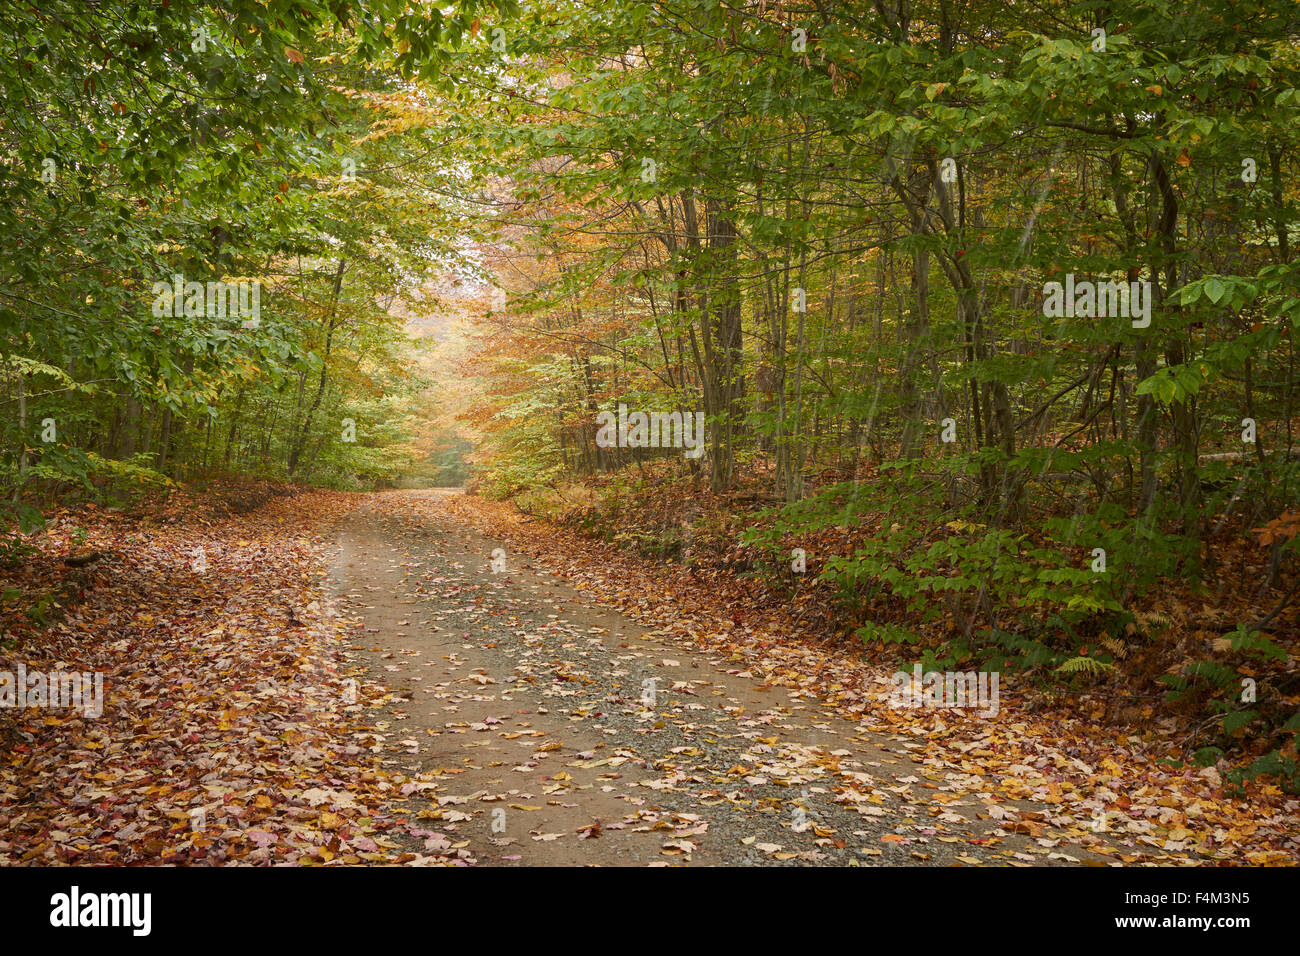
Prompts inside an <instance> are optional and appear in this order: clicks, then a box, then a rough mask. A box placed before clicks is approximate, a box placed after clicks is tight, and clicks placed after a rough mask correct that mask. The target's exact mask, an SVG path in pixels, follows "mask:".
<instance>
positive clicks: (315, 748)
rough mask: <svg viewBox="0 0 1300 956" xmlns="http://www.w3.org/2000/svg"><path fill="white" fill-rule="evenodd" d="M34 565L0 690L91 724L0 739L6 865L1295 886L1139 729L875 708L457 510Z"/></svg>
mask: <svg viewBox="0 0 1300 956" xmlns="http://www.w3.org/2000/svg"><path fill="white" fill-rule="evenodd" d="M34 543H35V544H36V545H37V547H38V548H39V550H38V552H37V553H36V554H34V555H32V556H30V557H29V558H28V559H27V560H26V561H24V562H22V563H21V564H20V565H18V566H16V567H13V568H10V569H8V570H3V569H0V624H3V632H2V633H0V671H3V670H5V669H9V670H13V669H14V667H16V665H17V664H18V663H20V662H21V663H23V665H24V666H25V667H26V669H27V670H28V671H29V672H32V671H37V670H43V671H45V672H51V671H55V670H58V669H60V668H72V669H77V670H80V671H100V672H102V673H103V674H104V675H105V677H104V690H105V701H104V708H103V714H102V716H99V717H87V716H85V715H82V714H79V713H77V712H76V711H68V710H62V711H60V710H54V709H48V708H46V709H39V708H28V709H27V710H23V711H15V710H0V864H6V863H21V862H29V863H37V864H45V865H49V864H60V863H158V862H161V863H198V864H211V863H262V864H266V863H280V862H288V863H300V864H313V865H314V864H328V865H339V864H348V863H351V864H357V863H389V862H399V863H410V864H417V865H443V864H452V865H530V864H599V865H617V864H628V865H647V864H670V865H671V864H682V863H690V864H692V865H711V864H712V865H725V864H770V863H779V864H785V865H808V864H822V865H846V864H847V865H880V864H893V865H915V866H925V865H930V866H933V865H952V864H958V865H1005V864H1010V865H1072V864H1092V865H1119V864H1125V863H1128V864H1162V863H1163V864H1177V865H1188V864H1209V865H1222V864H1288V863H1295V862H1296V861H1297V859H1300V826H1297V822H1298V821H1297V815H1298V814H1297V810H1298V809H1300V801H1297V800H1296V799H1295V798H1292V797H1287V796H1285V795H1283V794H1281V793H1280V792H1279V791H1278V790H1277V788H1276V787H1271V786H1268V785H1259V784H1252V785H1251V787H1250V789H1249V790H1248V791H1247V792H1246V793H1245V794H1244V795H1241V796H1234V795H1231V794H1229V793H1227V792H1226V791H1225V789H1224V787H1223V785H1222V781H1221V780H1220V779H1219V777H1218V773H1217V771H1215V769H1214V768H1193V769H1189V770H1184V771H1174V770H1172V769H1170V768H1169V767H1168V766H1167V765H1166V764H1163V763H1161V762H1159V758H1160V757H1162V756H1165V755H1167V753H1168V750H1169V747H1170V746H1171V741H1170V739H1169V738H1168V737H1167V736H1166V735H1164V734H1162V733H1161V732H1160V731H1159V730H1158V729H1147V730H1143V731H1141V732H1139V731H1134V733H1133V734H1132V735H1125V734H1123V733H1118V734H1117V732H1116V731H1115V729H1114V728H1113V727H1103V726H1100V725H1098V724H1094V723H1092V722H1091V721H1090V719H1089V718H1088V717H1087V716H1086V715H1083V714H1078V715H1073V716H1068V715H1067V716H1065V717H1062V715H1060V714H1059V713H1056V712H1051V713H1043V712H1040V711H1038V710H1037V709H1036V708H1035V705H1034V701H1033V699H1032V695H1031V694H1030V693H1029V692H1028V691H1022V689H1020V688H1018V687H1016V686H1015V685H1014V684H1013V683H1011V682H1007V683H1004V685H1003V687H1002V691H1001V699H1000V706H999V709H998V713H997V715H996V716H980V715H979V714H978V713H977V712H975V711H963V710H951V709H948V710H933V709H930V710H927V709H909V708H896V707H891V706H890V705H889V692H890V690H891V689H892V686H893V685H892V684H891V681H890V677H891V675H890V673H889V672H888V671H882V670H881V669H880V668H878V667H873V666H872V665H870V664H868V663H867V662H865V661H864V660H862V659H860V658H857V657H854V656H853V655H851V654H848V653H846V652H845V651H844V650H843V649H840V648H835V647H831V646H825V645H819V644H818V643H817V642H815V641H809V640H803V639H794V638H792V637H791V635H790V632H788V631H782V630H781V628H780V626H779V623H778V622H773V621H769V620H766V619H764V618H762V617H761V616H759V615H753V614H749V613H747V610H746V608H745V607H744V606H743V604H742V603H741V602H740V600H739V599H737V597H736V593H738V592H734V591H732V590H731V589H729V588H728V586H727V583H726V582H724V581H720V580H718V579H716V578H708V579H699V580H693V579H692V578H691V576H690V573H689V571H688V570H683V569H682V568H680V567H671V566H661V565H656V564H654V563H652V562H648V561H643V560H641V559H638V558H635V557H632V556H629V555H627V554H626V553H624V552H620V551H617V550H616V549H613V548H609V547H606V546H602V545H597V544H594V543H592V542H590V541H587V540H585V539H581V538H578V537H576V536H574V535H571V534H568V533H567V532H563V531H560V530H558V529H556V528H553V527H551V526H549V525H546V524H543V523H540V522H534V521H530V520H528V519H526V518H524V517H522V516H520V515H519V514H518V513H517V512H515V511H513V509H510V508H509V507H507V506H505V505H501V504H494V503H490V502H485V501H481V500H479V499H475V498H469V497H466V496H464V495H461V494H459V493H455V492H447V491H400V492H385V493H377V494H370V495H346V494H336V493H327V492H298V491H291V490H287V489H278V490H274V493H271V492H264V493H261V494H255V495H252V496H251V497H249V498H247V499H245V498H241V497H240V496H239V495H227V496H226V497H224V498H222V497H220V496H218V497H215V498H214V497H208V498H192V497H188V496H174V497H173V499H172V500H171V501H169V502H168V503H167V504H166V506H165V507H162V508H161V509H156V510H150V511H147V512H142V513H140V514H136V515H126V514H122V513H118V512H106V511H103V510H102V509H81V510H79V511H77V512H76V513H63V514H60V515H58V516H57V519H56V520H55V521H54V522H52V525H51V527H49V528H48V529H47V531H46V532H45V533H44V534H42V535H40V536H39V537H38V538H37V539H36V540H35V542H34ZM497 549H500V550H497ZM91 550H94V551H98V552H99V553H100V554H101V555H102V558H101V559H99V560H97V561H94V562H93V563H90V564H88V565H86V566H85V567H83V568H76V569H72V570H69V569H68V568H67V567H65V566H63V564H62V558H63V557H65V556H67V555H69V554H73V553H82V552H86V551H91ZM494 558H495V559H496V567H497V570H495V571H494V570H493V562H494ZM502 562H504V569H502ZM42 597H43V598H44V601H43V603H41V602H40V599H41V598H42ZM33 601H37V603H39V604H40V606H41V607H42V608H44V610H42V611H41V612H40V613H38V614H36V615H33V614H32V613H30V609H31V607H32V606H33ZM47 612H48V615H47ZM1101 813H1104V814H1105V817H1104V819H1105V827H1104V829H1103V830H1100V831H1099V830H1098V828H1097V825H1096V821H1097V820H1098V818H1099V816H1100V814H1101Z"/></svg>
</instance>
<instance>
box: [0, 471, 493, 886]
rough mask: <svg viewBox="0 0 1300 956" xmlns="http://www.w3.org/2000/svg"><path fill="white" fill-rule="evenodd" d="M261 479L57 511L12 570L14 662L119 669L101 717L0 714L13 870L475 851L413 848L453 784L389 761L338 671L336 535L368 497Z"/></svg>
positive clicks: (6, 608) (5, 828) (5, 655)
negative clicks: (273, 487)
mask: <svg viewBox="0 0 1300 956" xmlns="http://www.w3.org/2000/svg"><path fill="white" fill-rule="evenodd" d="M265 491H266V489H252V490H251V492H250V489H248V488H241V489H236V490H235V491H234V492H233V493H231V494H227V495H222V494H211V493H210V494H209V495H208V496H206V497H204V498H202V499H199V498H195V497H191V496H188V495H184V494H181V495H173V496H172V497H171V498H169V499H168V501H167V502H166V503H165V505H163V506H161V507H160V508H158V509H153V510H151V512H150V513H148V514H146V515H143V516H135V517H132V516H128V515H125V514H122V513H120V512H114V511H106V510H104V509H99V508H95V507H94V506H85V507H82V508H80V509H78V510H77V511H76V512H75V513H70V512H62V513H57V514H56V515H55V516H54V517H53V520H52V521H51V522H50V524H49V526H48V527H47V530H46V531H45V532H44V533H42V534H39V535H36V536H34V537H33V538H32V540H31V542H30V543H31V544H33V545H34V546H35V547H36V549H37V550H36V552H35V553H34V554H32V555H30V556H29V557H28V558H27V559H26V560H25V561H23V562H21V563H20V564H19V565H18V566H17V567H10V568H7V569H0V594H4V595H6V597H7V598H8V600H7V601H6V602H5V603H4V604H3V605H0V614H3V617H0V671H9V672H10V673H14V672H16V669H17V667H18V666H19V665H20V664H21V665H22V666H23V667H24V668H25V669H26V671H27V672H28V673H31V672H34V671H41V672H43V673H52V672H55V671H59V670H70V671H77V672H86V673H94V672H98V673H100V674H102V679H103V705H102V708H103V709H102V714H101V715H99V716H91V715H87V714H86V713H85V712H83V711H82V710H78V709H69V708H52V707H27V708H24V709H21V710H16V709H8V710H3V709H0V865H10V864H19V863H34V864H41V865H55V864H65V863H76V864H141V863H150V864H156V863H189V864H205V863H207V864H237V863H247V864H276V863H296V864H305V865H313V864H335V865H337V864H361V863H385V862H411V863H452V864H462V865H463V864H465V863H468V862H473V861H472V860H470V859H468V857H467V856H466V854H464V852H463V851H461V850H458V849H456V848H454V847H451V846H450V845H448V844H446V842H445V841H443V842H441V843H440V844H439V845H438V847H435V848H433V850H434V852H431V853H425V852H414V853H412V852H406V850H408V849H410V848H411V847H414V848H415V849H416V850H417V851H418V850H422V849H424V848H425V847H427V843H426V844H423V845H422V843H421V842H420V841H419V840H418V839H414V840H413V838H412V827H411V822H410V821H409V820H408V819H407V818H406V816H405V815H404V814H403V809H402V808H403V805H404V798H406V797H407V796H409V795H410V794H412V793H418V792H421V791H424V790H428V789H436V785H435V784H433V783H431V782H427V781H412V780H406V779H400V778H397V777H395V776H393V775H391V774H389V773H386V772H384V771H383V770H381V769H380V768H379V767H378V766H377V759H378V758H377V756H376V754H377V753H378V752H380V751H382V750H383V743H382V739H381V738H380V737H377V736H376V734H375V732H374V730H373V728H372V727H370V726H369V724H368V723H367V717H366V713H367V712H368V710H369V708H367V707H366V702H367V696H368V695H373V694H374V693H375V688H373V687H368V686H360V685H358V684H357V682H355V681H352V680H350V679H349V678H348V677H347V676H346V674H344V673H343V672H342V671H341V669H340V668H341V665H342V664H343V638H342V632H343V630H344V628H343V626H342V624H341V623H340V621H339V620H338V618H337V615H336V613H335V611H334V609H333V608H332V607H331V606H330V602H329V598H328V596H327V593H326V588H325V582H324V580H323V578H324V575H325V569H326V568H327V567H328V560H327V555H326V547H327V545H328V542H329V539H328V538H327V537H324V536H323V535H324V534H326V533H327V532H328V529H329V527H330V526H331V523H332V521H333V520H334V519H336V518H338V517H339V516H341V515H343V514H345V513H347V511H349V510H350V509H351V508H352V507H353V506H354V505H355V503H356V501H357V500H359V499H358V498H357V497H355V496H347V495H342V494H329V493H321V492H301V493H299V492H295V493H293V494H283V493H279V492H277V493H274V494H272V493H264V492H265ZM250 494H251V496H252V497H251V499H250V497H249V496H250ZM92 555H94V557H93V558H92V559H91V560H88V561H87V562H86V563H85V564H84V566H82V567H79V568H71V569H70V568H69V567H68V566H67V565H65V564H64V563H63V559H64V558H66V557H72V558H74V559H76V558H78V557H90V556H92ZM36 604H42V612H41V614H39V615H36V616H33V615H31V614H30V613H28V612H29V611H30V610H31V608H32V607H33V606H34V605H36ZM417 836H418V834H417Z"/></svg>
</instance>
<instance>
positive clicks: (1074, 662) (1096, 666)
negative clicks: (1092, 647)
mask: <svg viewBox="0 0 1300 956" xmlns="http://www.w3.org/2000/svg"><path fill="white" fill-rule="evenodd" d="M1114 669H1115V665H1114V664H1107V663H1105V662H1104V661H1099V660H1097V659H1096V658H1095V657H1071V658H1070V659H1069V660H1068V661H1065V662H1064V663H1063V664H1061V666H1060V667H1058V668H1057V669H1056V672H1057V673H1058V674H1104V673H1106V671H1110V670H1114Z"/></svg>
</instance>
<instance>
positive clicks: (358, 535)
mask: <svg viewBox="0 0 1300 956" xmlns="http://www.w3.org/2000/svg"><path fill="white" fill-rule="evenodd" d="M449 494H453V492H446V491H402V492H391V493H387V494H384V495H378V496H375V497H374V498H373V499H372V500H371V501H370V502H369V503H367V504H366V505H365V506H363V507H362V508H360V509H358V510H357V511H356V512H355V513H353V514H352V515H351V516H350V517H349V518H348V519H347V520H346V522H345V523H344V525H343V526H342V528H341V531H340V535H339V541H338V546H339V551H338V555H337V558H336V560H335V562H334V564H333V566H332V568H331V580H332V584H333V588H334V591H335V593H336V595H337V599H338V601H339V605H340V610H341V612H342V613H343V614H344V615H345V616H348V617H350V618H351V619H352V620H351V626H352V628H353V630H352V633H353V634H354V640H353V643H352V648H351V650H350V651H349V657H350V659H351V660H352V661H353V663H354V664H355V666H356V672H357V674H358V676H360V677H362V679H363V684H362V686H363V687H364V688H365V691H364V693H365V694H366V703H367V704H368V705H369V706H371V707H375V708H376V709H379V710H382V711H383V714H382V716H381V717H380V721H381V723H380V724H379V727H380V730H381V731H382V732H383V733H385V734H387V735H388V737H387V740H386V742H385V745H386V748H387V749H386V752H385V758H384V760H385V763H386V764H387V765H389V766H390V767H391V768H392V769H394V770H401V771H403V772H406V773H409V774H412V775H420V774H424V775H426V776H425V779H428V776H429V775H435V776H436V778H437V781H438V783H439V785H440V786H439V789H438V790H437V791H436V793H434V794H431V795H430V796H429V797H427V798H426V797H424V796H423V795H422V794H421V793H420V792H419V791H416V792H415V793H414V794H413V795H412V797H411V802H410V808H409V809H410V813H411V815H412V819H413V820H417V821H427V824H425V825H426V826H427V831H426V830H424V829H419V830H417V834H418V835H420V836H423V837H424V838H425V839H426V840H428V841H430V842H429V844H428V845H430V846H443V845H445V844H446V843H450V844H452V845H453V846H464V847H466V848H467V849H468V850H469V851H470V852H471V853H472V854H473V855H474V857H475V859H476V860H477V861H478V863H479V865H566V864H567V865H573V864H582V865H587V864H595V865H651V864H680V863H690V864H692V865H757V864H764V865H770V864H784V865H809V864H815V865H879V864H893V865H917V866H946V865H953V864H957V865H1000V864H1006V863H1012V864H1019V865H1027V864H1029V863H1035V864H1038V865H1043V864H1047V865H1061V864H1070V863H1073V862H1078V863H1093V864H1098V863H1103V864H1104V863H1110V862H1112V861H1111V860H1109V859H1107V858H1105V857H1102V856H1099V855H1097V854H1094V853H1092V852H1090V851H1089V850H1088V849H1086V848H1085V847H1084V846H1081V844H1083V843H1093V844H1094V845H1095V843H1096V841H1097V840H1099V839H1100V838H1099V837H1092V836H1090V835H1086V836H1080V834H1079V833H1078V831H1077V829H1076V830H1075V831H1074V832H1073V833H1066V832H1064V831H1061V830H1058V829H1054V828H1053V827H1052V826H1051V823H1050V821H1051V816H1052V808H1050V807H1047V806H1043V807H1032V806H1026V805H1023V804H1022V805H1020V806H1019V809H1020V810H1023V811H1025V812H1026V813H1027V814H1028V818H1029V819H1031V820H1033V819H1039V820H1042V821H1044V823H1043V824H1042V825H1039V824H1035V825H1034V826H1032V827H1027V826H1025V825H1024V824H1023V822H1021V823H1019V824H1018V825H1011V824H1008V823H1007V817H1006V812H1007V809H1006V808H1007V804H1006V802H1005V800H1003V801H1001V802H1000V803H999V802H997V801H994V800H993V798H992V797H991V796H990V795H984V799H982V798H981V795H980V794H978V793H969V792H962V791H961V790H960V789H958V788H957V787H955V786H953V785H951V784H950V783H949V782H947V781H945V779H944V777H943V776H942V775H940V774H937V773H935V772H934V771H933V770H930V769H928V768H925V767H923V766H921V765H920V764H918V763H916V762H914V761H912V760H911V759H910V758H909V756H908V746H907V745H908V743H909V742H908V740H907V739H905V738H903V737H892V738H891V737H889V736H884V735H880V734H878V733H872V732H867V731H864V730H862V729H860V728H859V727H858V725H857V724H855V723H852V722H850V721H847V720H843V719H841V718H838V717H834V716H831V715H828V714H827V712H826V711H825V710H824V709H823V708H821V707H820V706H818V704H817V703H816V702H815V701H809V700H807V699H805V698H803V697H800V696H798V695H797V694H794V693H792V692H790V691H789V690H787V689H785V688H780V687H770V686H766V685H764V684H762V683H760V682H759V681H757V680H754V679H752V678H751V677H749V676H746V675H745V674H744V673H742V672H737V671H736V669H735V667H734V665H732V666H728V662H726V661H723V660H718V659H710V657H709V656H708V655H707V653H703V652H701V651H700V650H699V649H698V648H694V647H686V646H677V645H673V644H668V643H663V642H662V641H661V639H659V638H658V637H654V636H651V635H649V634H647V633H646V632H645V631H644V630H643V629H642V628H640V627H638V626H637V625H636V624H634V623H633V622H632V621H630V620H629V619H627V618H626V617H624V616H623V615H622V614H620V613H618V612H617V611H614V610H611V609H608V608H603V607H600V606H598V605H597V604H596V603H595V602H594V599H593V597H592V595H591V594H590V593H589V592H578V591H575V590H573V589H572V588H570V587H569V586H568V585H566V584H565V583H564V582H563V581H562V580H561V579H559V578H557V577H556V576H555V575H554V574H552V573H550V572H548V571H547V570H546V569H545V568H542V567H537V566H530V564H529V563H528V562H527V561H526V560H523V559H519V558H516V557H515V556H512V555H511V554H510V553H509V552H508V551H507V550H506V549H505V547H504V542H501V541H493V540H491V539H490V538H487V537H484V536H483V535H481V534H479V533H477V532H475V531H473V530H471V529H470V528H468V527H466V526H464V524H463V523H461V522H459V521H457V520H456V519H455V517H454V516H453V515H452V514H451V513H450V512H447V511H446V510H445V509H441V508H439V501H440V500H443V499H445V496H447V495H449ZM440 496H442V498H440ZM417 505H418V506H419V507H416V506H417ZM431 513H432V514H433V515H435V516H439V515H440V516H442V517H441V518H439V519H437V520H431V519H430V517H429V515H430V514H431ZM442 518H445V520H442ZM498 549H499V550H498ZM494 566H495V570H494ZM379 684H382V685H384V686H385V687H386V688H387V690H388V696H386V697H376V696H375V695H376V694H378V693H380V691H381V689H380V688H378V686H377V685H379ZM913 746H915V745H914V744H913ZM1013 829H1014V830H1019V831H1020V832H1011V831H1012V830H1013Z"/></svg>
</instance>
